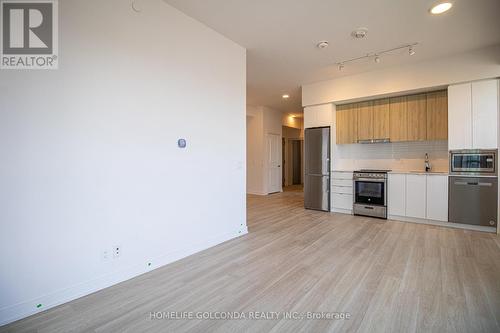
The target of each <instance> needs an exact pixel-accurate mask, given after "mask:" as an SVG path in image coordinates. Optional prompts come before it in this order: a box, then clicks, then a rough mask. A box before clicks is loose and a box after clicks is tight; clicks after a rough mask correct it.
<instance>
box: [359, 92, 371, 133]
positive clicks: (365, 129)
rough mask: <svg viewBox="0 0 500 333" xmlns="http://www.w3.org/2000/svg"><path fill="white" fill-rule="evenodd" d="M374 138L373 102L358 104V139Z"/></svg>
mask: <svg viewBox="0 0 500 333" xmlns="http://www.w3.org/2000/svg"><path fill="white" fill-rule="evenodd" d="M371 139H373V102H372V101H369V102H362V103H359V104H358V140H371Z"/></svg>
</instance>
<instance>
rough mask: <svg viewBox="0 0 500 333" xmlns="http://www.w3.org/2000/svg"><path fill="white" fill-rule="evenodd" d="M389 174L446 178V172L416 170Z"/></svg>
mask: <svg viewBox="0 0 500 333" xmlns="http://www.w3.org/2000/svg"><path fill="white" fill-rule="evenodd" d="M389 173H394V174H411V175H441V176H447V175H448V171H429V172H425V171H417V170H410V171H396V170H394V171H391V172H389Z"/></svg>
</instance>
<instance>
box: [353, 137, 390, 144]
mask: <svg viewBox="0 0 500 333" xmlns="http://www.w3.org/2000/svg"><path fill="white" fill-rule="evenodd" d="M390 142H391V139H389V138H385V139H368V140H358V143H362V144H366V143H390Z"/></svg>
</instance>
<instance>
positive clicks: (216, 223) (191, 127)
mask: <svg viewBox="0 0 500 333" xmlns="http://www.w3.org/2000/svg"><path fill="white" fill-rule="evenodd" d="M59 6H60V8H59V10H60V20H59V22H60V23H59V29H60V43H59V45H60V66H59V68H60V69H59V70H56V71H2V72H1V73H0V158H1V160H2V163H0V221H1V223H0V258H1V260H0V272H1V274H0V295H1V296H0V324H4V323H6V322H9V321H11V320H13V319H17V318H21V317H23V316H26V315H29V314H31V313H34V312H36V311H40V310H44V309H46V308H49V307H52V306H54V305H56V304H59V303H61V302H65V301H68V300H71V299H73V298H76V297H79V296H82V295H85V294H88V293H90V292H93V291H95V290H98V289H100V288H103V287H106V286H109V285H111V284H114V283H117V282H119V281H122V280H124V279H128V278H131V277H133V276H136V275H138V274H141V273H143V272H146V271H148V270H150V269H153V268H156V267H159V266H161V265H164V264H166V263H169V262H171V261H173V260H176V259H179V258H181V257H184V256H187V255H189V254H192V253H194V252H197V251H199V250H202V249H205V248H207V247H210V246H212V245H215V244H217V243H220V242H222V241H225V240H228V239H231V238H233V237H236V236H238V235H241V234H243V233H245V232H246V222H245V94H246V84H245V67H246V64H245V50H244V49H243V48H242V47H240V46H238V45H236V44H234V43H233V42H231V41H230V40H228V39H226V38H224V37H223V36H221V35H219V34H217V33H215V32H214V31H213V30H211V29H209V28H207V27H205V26H204V25H202V24H200V23H198V22H196V21H194V20H193V19H191V18H189V17H187V16H185V15H184V14H182V13H180V12H179V11H177V10H175V9H173V8H172V7H170V6H168V5H166V4H165V3H164V2H163V1H161V0H151V1H142V2H141V6H142V9H143V11H142V12H141V13H135V12H133V11H132V10H131V8H130V1H121V0H108V1H98V0H86V1H80V0H64V1H59ZM181 137H182V138H186V139H187V143H188V146H187V149H179V148H177V146H176V142H177V139H178V138H181ZM221 205H222V206H221ZM114 245H120V246H121V248H122V252H121V257H119V258H116V259H113V258H112V256H111V258H110V259H108V260H104V259H103V258H102V253H103V251H104V250H107V251H111V247H112V246H114ZM148 263H152V266H151V267H148V266H147V264H148ZM38 303H41V304H43V307H42V308H41V309H37V308H36V304H38Z"/></svg>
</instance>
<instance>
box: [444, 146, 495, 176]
mask: <svg viewBox="0 0 500 333" xmlns="http://www.w3.org/2000/svg"><path fill="white" fill-rule="evenodd" d="M450 173H451V174H453V175H470V176H474V175H484V176H496V175H497V151H496V150H472V149H466V150H452V151H450Z"/></svg>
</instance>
